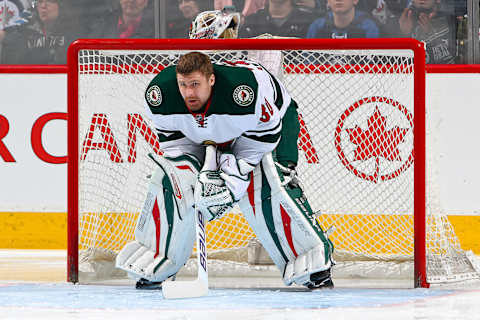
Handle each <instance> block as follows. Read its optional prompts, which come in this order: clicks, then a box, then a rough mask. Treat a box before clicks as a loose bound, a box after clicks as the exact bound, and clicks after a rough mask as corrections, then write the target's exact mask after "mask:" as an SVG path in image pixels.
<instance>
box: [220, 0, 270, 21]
mask: <svg viewBox="0 0 480 320" xmlns="http://www.w3.org/2000/svg"><path fill="white" fill-rule="evenodd" d="M213 2H214V9H215V10H222V9H223V8H225V7H229V6H234V7H235V9H236V10H237V11H238V12H240V14H241V15H242V20H243V19H244V18H245V17H247V16H249V15H251V14H254V13H255V12H257V11H258V10H260V9H263V8H264V7H265V0H214V1H213Z"/></svg>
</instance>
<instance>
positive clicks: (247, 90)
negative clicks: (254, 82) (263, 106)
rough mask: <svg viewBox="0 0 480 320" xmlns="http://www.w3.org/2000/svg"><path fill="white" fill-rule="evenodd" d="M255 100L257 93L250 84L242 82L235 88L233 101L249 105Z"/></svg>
mask: <svg viewBox="0 0 480 320" xmlns="http://www.w3.org/2000/svg"><path fill="white" fill-rule="evenodd" d="M254 100H255V93H254V91H253V89H252V88H251V87H250V86H247V85H245V84H241V85H239V86H237V87H236V88H235V90H233V101H235V103H236V104H238V105H239V106H241V107H247V106H249V105H251V104H252V102H253V101H254Z"/></svg>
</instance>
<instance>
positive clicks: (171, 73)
mask: <svg viewBox="0 0 480 320" xmlns="http://www.w3.org/2000/svg"><path fill="white" fill-rule="evenodd" d="M213 67H214V74H215V83H214V86H213V90H212V94H211V96H210V98H209V100H208V102H207V103H206V105H205V106H203V108H202V109H201V110H200V111H199V112H191V111H190V110H189V108H187V106H186V105H185V102H184V100H183V98H182V96H181V94H180V91H179V89H178V85H177V79H176V73H175V66H170V67H167V68H165V69H164V70H163V71H162V72H160V73H159V74H158V75H157V76H156V77H155V78H154V79H153V80H152V81H151V82H150V84H149V85H148V87H147V90H146V92H145V102H146V109H147V114H149V116H150V118H151V119H152V120H153V124H154V126H155V129H156V131H157V134H158V137H159V141H160V148H161V149H162V150H163V151H164V152H165V154H166V155H167V156H172V157H176V156H179V155H181V154H184V153H189V154H194V155H196V156H197V157H199V158H200V159H203V154H202V153H203V152H204V148H203V147H201V144H202V142H204V141H206V140H210V141H214V142H215V143H217V144H218V145H228V146H229V149H230V151H232V153H233V154H234V155H235V156H236V158H237V160H239V159H244V160H245V161H246V162H247V163H250V164H253V165H256V164H257V163H259V162H260V160H261V159H262V157H263V155H264V154H265V153H267V152H270V151H273V150H274V149H275V147H276V146H277V144H278V142H279V140H280V136H281V131H282V121H281V120H282V117H283V116H284V114H285V112H286V110H287V108H288V107H289V106H290V105H291V104H292V107H296V104H295V102H294V101H293V100H292V99H291V97H290V95H289V94H288V93H287V91H286V89H285V88H284V86H283V85H282V84H281V83H280V82H279V81H278V80H277V79H276V78H275V77H274V76H273V75H271V74H270V73H269V72H268V71H266V70H265V68H263V67H262V66H261V65H259V64H256V63H254V62H250V61H237V62H229V63H226V64H213Z"/></svg>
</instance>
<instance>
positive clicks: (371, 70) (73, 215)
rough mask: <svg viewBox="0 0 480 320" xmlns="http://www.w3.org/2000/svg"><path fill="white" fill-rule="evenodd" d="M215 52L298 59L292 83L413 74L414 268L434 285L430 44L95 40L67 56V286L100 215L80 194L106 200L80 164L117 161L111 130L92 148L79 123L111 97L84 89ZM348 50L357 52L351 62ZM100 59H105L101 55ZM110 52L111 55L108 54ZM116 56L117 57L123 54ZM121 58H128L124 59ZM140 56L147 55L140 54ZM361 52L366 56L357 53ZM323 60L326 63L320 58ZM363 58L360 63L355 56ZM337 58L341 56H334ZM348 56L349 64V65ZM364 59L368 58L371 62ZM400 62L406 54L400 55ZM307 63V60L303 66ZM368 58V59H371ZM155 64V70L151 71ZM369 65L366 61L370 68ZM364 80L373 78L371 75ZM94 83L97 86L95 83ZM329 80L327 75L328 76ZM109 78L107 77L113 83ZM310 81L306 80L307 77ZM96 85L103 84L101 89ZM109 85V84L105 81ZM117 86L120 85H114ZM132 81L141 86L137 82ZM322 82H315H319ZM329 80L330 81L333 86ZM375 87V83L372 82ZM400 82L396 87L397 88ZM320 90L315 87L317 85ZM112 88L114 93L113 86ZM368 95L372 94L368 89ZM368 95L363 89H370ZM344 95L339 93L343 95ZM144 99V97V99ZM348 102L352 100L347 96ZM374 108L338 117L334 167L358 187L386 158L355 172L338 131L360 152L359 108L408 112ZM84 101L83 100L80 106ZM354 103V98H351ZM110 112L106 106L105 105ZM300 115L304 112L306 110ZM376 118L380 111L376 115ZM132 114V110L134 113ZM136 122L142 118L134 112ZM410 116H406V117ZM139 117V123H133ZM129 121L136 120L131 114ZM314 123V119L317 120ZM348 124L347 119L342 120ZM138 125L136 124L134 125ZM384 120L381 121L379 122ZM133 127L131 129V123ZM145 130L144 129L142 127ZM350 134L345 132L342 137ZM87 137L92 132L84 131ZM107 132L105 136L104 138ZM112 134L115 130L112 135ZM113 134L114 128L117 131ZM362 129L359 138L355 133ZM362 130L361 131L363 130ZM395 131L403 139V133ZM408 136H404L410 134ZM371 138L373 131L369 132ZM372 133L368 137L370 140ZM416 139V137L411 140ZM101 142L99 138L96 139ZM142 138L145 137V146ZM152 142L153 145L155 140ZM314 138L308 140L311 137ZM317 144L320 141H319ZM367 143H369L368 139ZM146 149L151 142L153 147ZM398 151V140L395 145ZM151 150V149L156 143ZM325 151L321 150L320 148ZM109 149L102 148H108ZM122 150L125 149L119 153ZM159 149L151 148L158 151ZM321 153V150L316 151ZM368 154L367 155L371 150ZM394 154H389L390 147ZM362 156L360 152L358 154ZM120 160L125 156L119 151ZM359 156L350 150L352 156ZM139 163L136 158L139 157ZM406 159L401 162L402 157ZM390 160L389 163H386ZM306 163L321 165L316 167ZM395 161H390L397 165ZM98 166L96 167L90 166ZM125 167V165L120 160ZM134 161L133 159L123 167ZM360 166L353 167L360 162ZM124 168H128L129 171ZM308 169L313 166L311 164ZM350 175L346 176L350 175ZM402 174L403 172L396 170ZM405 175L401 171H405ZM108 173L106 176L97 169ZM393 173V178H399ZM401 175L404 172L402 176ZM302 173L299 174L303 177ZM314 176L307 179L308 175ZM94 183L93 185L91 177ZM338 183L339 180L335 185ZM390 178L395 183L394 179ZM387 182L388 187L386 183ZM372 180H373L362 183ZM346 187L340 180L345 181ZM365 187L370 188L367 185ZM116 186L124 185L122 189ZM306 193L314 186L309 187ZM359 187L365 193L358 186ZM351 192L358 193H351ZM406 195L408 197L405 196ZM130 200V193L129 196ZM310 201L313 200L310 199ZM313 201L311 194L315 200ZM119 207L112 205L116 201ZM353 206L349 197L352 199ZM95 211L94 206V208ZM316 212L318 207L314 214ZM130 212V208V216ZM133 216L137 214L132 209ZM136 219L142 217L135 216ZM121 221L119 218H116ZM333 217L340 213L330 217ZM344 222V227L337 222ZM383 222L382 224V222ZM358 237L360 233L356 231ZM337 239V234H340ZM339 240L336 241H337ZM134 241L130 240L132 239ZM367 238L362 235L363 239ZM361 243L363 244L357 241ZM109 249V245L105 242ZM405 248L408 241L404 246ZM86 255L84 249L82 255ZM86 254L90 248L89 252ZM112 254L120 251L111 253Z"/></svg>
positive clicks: (99, 117)
mask: <svg viewBox="0 0 480 320" xmlns="http://www.w3.org/2000/svg"><path fill="white" fill-rule="evenodd" d="M212 50H214V51H215V52H216V53H215V54H217V53H220V54H221V52H223V51H225V52H232V51H235V52H244V51H276V52H287V54H288V53H289V52H295V54H293V55H292V58H291V61H288V62H285V61H284V62H283V70H282V71H283V72H284V73H285V74H286V77H287V78H288V77H289V75H290V74H296V73H299V74H300V73H301V74H302V75H303V74H309V73H312V74H319V75H323V74H324V73H332V74H335V75H338V77H336V76H335V79H336V78H339V79H340V78H341V74H359V75H360V76H359V77H357V78H356V80H354V81H355V83H356V82H361V81H362V80H361V79H363V78H365V79H367V78H368V79H370V78H372V77H370V76H369V75H370V74H376V73H379V74H388V73H393V72H398V73H399V74H401V73H408V74H411V75H412V77H413V79H412V81H413V82H412V87H411V89H412V90H413V91H412V92H411V93H410V95H411V102H412V104H413V106H409V107H408V108H409V110H410V111H411V112H413V114H414V117H411V118H410V121H411V123H412V128H411V129H412V131H414V134H413V132H412V134H413V146H412V151H411V156H412V157H411V160H409V161H410V163H408V161H407V163H408V166H410V165H411V164H412V163H411V162H412V161H413V158H414V159H415V165H414V166H413V174H412V176H413V177H414V178H413V181H410V182H409V184H412V186H413V190H414V192H413V190H412V193H413V203H412V205H411V206H412V208H413V213H414V214H413V225H414V227H413V230H414V231H413V232H414V234H413V238H414V243H413V256H414V258H413V261H414V276H413V278H414V286H415V287H428V286H429V283H428V281H427V262H426V259H427V258H426V257H427V253H426V201H427V199H426V166H425V162H426V153H425V141H426V140H425V136H426V134H425V50H424V44H423V43H421V42H418V41H416V40H413V39H341V40H338V39H236V40H230V39H229V40H187V39H158V40H157V39H156V40H151V39H125V40H113V39H112V40H110V39H108V40H97V39H89V40H77V41H75V42H74V43H73V44H72V45H71V46H70V48H69V51H68V260H67V265H68V266H67V267H68V270H67V277H68V281H71V282H78V281H79V250H80V247H81V246H82V244H81V243H79V241H81V239H82V237H83V235H82V232H83V231H82V230H80V225H81V224H82V223H81V222H80V220H81V219H82V217H83V215H84V214H85V212H88V213H89V214H90V213H92V211H96V209H91V208H90V204H91V203H89V201H90V200H88V199H89V198H88V197H89V195H87V196H84V194H83V193H82V192H85V193H87V194H88V193H100V192H103V191H101V190H99V189H97V187H96V185H94V184H95V183H94V181H93V182H89V183H91V184H93V187H91V188H90V187H85V186H83V185H81V184H82V183H83V181H85V180H86V179H87V178H85V176H83V174H82V173H81V171H82V170H87V169H88V166H82V162H83V161H85V160H86V159H87V160H88V159H89V158H91V157H93V154H102V155H101V156H102V157H103V158H107V160H108V159H110V160H109V161H110V162H115V161H114V159H113V158H112V157H111V154H112V153H111V152H112V148H114V145H113V146H105V145H102V143H103V142H102V143H101V142H98V141H102V138H103V139H104V140H103V141H106V138H105V137H106V136H105V134H106V132H107V131H106V130H107V129H101V132H100V133H98V132H90V133H91V136H90V142H89V143H90V144H88V143H86V142H85V140H86V136H88V135H87V134H86V131H85V129H83V128H84V127H82V126H85V124H81V123H80V122H81V121H83V120H81V119H82V117H81V116H80V115H79V113H81V112H83V110H84V109H83V104H84V103H86V102H85V101H87V100H88V101H93V104H95V100H96V99H97V100H98V101H97V103H98V104H102V103H104V104H108V103H106V101H107V100H103V99H104V98H103V97H98V98H95V96H93V98H91V100H89V99H90V98H89V96H88V95H89V94H102V93H105V92H84V91H82V89H83V88H84V87H86V86H87V85H88V84H89V83H90V82H92V83H93V82H95V83H96V84H95V86H94V87H91V88H89V89H88V90H91V91H104V90H105V91H108V90H109V89H105V88H101V87H98V83H102V82H101V80H98V78H99V76H98V74H109V75H111V74H117V75H121V74H128V73H132V74H139V73H151V74H154V73H157V72H158V71H160V70H161V69H162V68H163V67H164V66H165V65H163V66H160V65H161V64H162V63H161V62H160V63H159V62H158V60H156V61H155V59H158V55H162V52H166V53H165V59H166V61H169V59H170V60H172V59H173V57H172V56H174V55H175V52H185V51H208V52H211V51H212ZM350 51H352V52H354V53H352V54H351V55H350V53H349V52H350ZM396 51H408V52H410V53H411V56H409V58H408V59H407V60H405V61H407V62H408V63H409V65H405V64H404V63H403V62H401V61H403V60H400V59H397V58H396V57H397V56H396V54H395V52H396ZM99 52H100V54H99ZM102 52H104V53H105V54H102ZM115 52H119V54H118V55H117V54H116V53H115ZM122 52H123V53H122ZM138 52H143V53H141V54H138ZM305 52H314V53H317V52H318V53H319V54H318V55H316V54H312V56H309V57H308V58H306V60H305V59H304V56H303V54H304V53H305ZM357 52H360V53H357ZM375 52H378V53H379V56H378V57H377V56H375V58H371V55H375ZM388 52H393V53H394V54H393V57H394V58H393V59H392V60H391V61H386V60H384V59H386V58H385V57H387V56H389V53H388ZM120 53H121V54H123V55H124V56H132V55H136V56H135V57H133V58H132V57H129V59H127V60H128V61H129V63H130V65H127V63H126V61H127V60H124V61H121V60H120V58H119V55H120ZM320 54H321V55H322V57H319V56H320ZM354 54H355V55H358V56H357V57H359V58H356V57H354V56H353V55H354ZM146 55H151V56H152V57H153V60H152V58H151V57H148V58H146V57H145V56H146ZM335 55H337V56H335ZM345 56H347V58H348V60H349V61H347V62H346V60H343V59H347V58H345ZM365 56H368V57H367V58H365ZM400 56H401V55H400ZM302 59H303V60H302ZM359 59H360V60H361V59H367V60H362V61H360V62H359ZM368 59H369V60H368ZM152 61H154V62H153V64H151V63H152ZM365 61H367V62H365ZM365 74H366V75H367V76H365ZM89 76H91V78H92V79H95V80H89V78H88V77H89ZM322 77H323V76H322ZM107 78H108V77H107ZM120 78H121V77H115V79H120ZM307 79H308V78H307ZM96 81H98V82H96ZM106 81H110V80H106ZM112 81H116V80H112ZM130 81H135V78H133V80H130ZM296 81H299V82H298V83H297V84H295V85H294V86H300V85H301V83H302V82H305V81H310V80H305V79H303V78H299V79H298V80H296ZM315 81H317V80H315ZM318 81H319V83H322V82H326V81H327V80H324V79H323V78H321V79H319V80H318ZM328 81H330V80H328ZM369 81H370V80H369ZM373 81H378V82H379V83H378V87H379V88H381V87H382V85H383V84H382V83H381V82H388V81H390V80H385V79H384V77H382V76H380V77H379V78H378V80H373ZM393 82H394V81H393ZM315 83H316V82H315ZM123 85H124V86H126V87H122V88H119V90H120V91H122V90H123V91H125V90H127V89H128V87H129V85H128V83H127V84H119V85H118V86H119V87H120V86H123ZM335 85H339V87H338V88H335V89H334V90H333V91H341V90H343V89H342V87H341V84H340V83H339V82H332V84H331V86H335ZM108 88H110V87H108ZM367 89H368V88H367ZM367 89H365V90H367ZM308 90H310V89H308V88H307V87H305V88H304V89H303V91H308ZM389 90H393V89H388V90H386V92H394V91H389ZM107 93H108V92H107ZM110 93H111V94H112V95H117V93H113V92H110ZM315 93H316V91H315V92H310V95H313V94H315ZM339 94H341V93H339ZM292 96H293V97H294V98H296V95H295V94H292ZM140 97H141V96H140ZM347 98H348V97H347ZM367 98H368V99H367V100H368V101H366V100H362V99H360V100H358V99H354V101H352V102H351V104H349V105H346V106H345V107H346V109H345V110H343V111H342V112H340V114H341V115H342V116H341V117H340V118H338V119H337V120H338V122H337V123H336V125H337V127H336V133H335V139H334V140H335V143H334V145H335V147H336V149H337V150H338V149H340V152H338V154H337V155H336V158H335V159H334V160H329V161H336V162H338V163H340V164H342V163H343V172H344V174H345V175H348V176H349V179H351V178H352V177H353V179H357V180H360V179H362V175H363V176H364V177H363V178H365V176H369V177H370V180H371V181H373V180H377V181H378V179H380V180H382V179H384V178H383V177H384V175H382V174H381V171H382V168H383V167H382V165H381V164H379V163H378V162H380V161H383V160H382V159H381V157H380V156H377V157H376V159H377V160H376V161H377V165H376V167H375V164H373V166H374V167H375V168H376V169H375V170H374V171H375V172H374V173H373V174H366V173H365V172H363V173H362V169H361V168H359V167H358V166H356V162H359V161H360V160H358V159H360V158H361V156H358V157H357V158H355V156H354V159H353V160H352V159H349V158H348V156H344V157H343V158H342V156H341V154H342V152H345V150H343V149H342V148H345V146H344V141H342V139H345V138H342V136H340V132H343V133H342V134H343V137H348V138H349V139H350V143H351V142H352V141H357V142H358V143H359V144H358V145H360V144H361V143H362V135H365V134H366V133H365V132H366V130H364V129H362V128H361V127H359V126H357V127H355V126H353V124H351V125H352V126H353V127H350V128H345V124H346V123H347V120H346V119H347V118H348V119H349V117H350V116H351V115H352V114H355V113H356V112H357V110H359V108H360V106H362V105H364V104H365V103H367V102H368V103H373V104H375V103H376V104H385V105H390V107H393V109H395V111H394V112H400V113H402V112H404V111H405V110H406V109H405V110H404V108H405V107H404V105H403V102H398V100H397V99H395V97H385V96H382V95H379V94H378V93H376V92H373V91H372V92H371V95H370V96H368V97H367ZM82 99H85V100H82ZM347 100H348V99H347ZM136 103H137V104H138V105H139V106H142V105H143V102H142V101H141V99H138V100H137V102H136ZM316 103H319V105H318V106H317V108H323V106H322V105H321V104H320V102H316ZM105 106H106V105H105ZM101 108H102V106H99V109H98V111H93V112H92V111H88V112H90V113H91V114H93V117H92V116H89V117H87V118H88V119H90V122H89V123H88V124H87V125H86V126H87V127H88V126H89V125H90V128H94V129H93V130H97V129H95V128H97V127H98V126H100V125H102V124H103V122H104V121H109V120H110V116H109V114H108V113H104V112H102V111H101V110H102V109H101ZM300 108H302V107H301V106H300ZM377 111H378V112H377ZM383 112H384V111H383V110H380V109H379V107H378V106H377V109H375V110H373V109H372V111H371V112H370V113H369V118H368V119H366V120H365V121H366V122H368V121H369V120H370V121H373V120H372V119H383V118H382V117H384V116H383ZM132 113H133V111H132ZM134 113H135V115H136V114H137V112H136V111H135V112H134ZM405 114H406V113H405ZM135 115H133V116H135ZM129 116H131V114H129ZM312 117H313V116H312ZM342 117H343V118H342ZM306 118H307V117H304V118H302V119H300V122H301V123H302V121H304V122H305V121H307V120H308V121H311V117H310V118H309V119H306ZM132 121H133V120H132ZM139 121H140V122H141V121H146V119H144V118H141V119H140V120H139ZM379 121H380V120H379ZM129 123H130V122H129ZM142 125H143V122H141V124H140V126H142ZM302 128H304V129H302V132H303V134H304V137H308V136H311V135H316V134H317V133H316V132H317V130H316V129H312V123H311V122H310V123H307V126H305V125H304V126H302ZM343 129H345V130H343ZM394 129H395V130H397V129H398V130H402V128H400V127H393V128H390V129H389V130H394ZM86 130H87V133H88V128H87V129H86ZM102 130H103V131H102ZM108 130H110V129H108ZM112 130H113V131H115V129H114V128H113V129H112ZM355 130H357V131H355ZM362 130H363V131H362ZM398 130H397V132H398ZM405 132H406V131H404V132H403V133H402V134H403V135H406V134H407V133H405ZM370 133H372V132H370ZM370 133H369V134H370ZM377 133H378V132H376V131H375V132H373V133H372V134H374V135H376V134H377ZM409 134H410V133H409ZM95 135H96V136H95ZM142 135H143V138H144V140H147V142H148V140H149V139H150V138H147V134H146V133H142ZM140 139H141V138H139V140H140ZM151 139H154V138H151ZM308 139H309V138H308ZM314 139H315V138H314ZM363 142H365V141H364V140H363ZM147 144H148V143H147ZM397 144H398V141H397ZM150 145H151V146H152V143H150ZM319 145H320V144H319ZM102 146H103V147H102ZM364 147H365V148H366V149H368V148H370V147H371V146H364ZM119 148H120V147H119ZM152 148H153V147H152ZM317 148H318V147H317ZM365 148H364V149H365ZM386 148H387V149H388V148H391V147H386ZM299 149H303V150H301V151H302V152H304V153H306V154H307V155H306V156H308V153H309V152H311V151H312V149H311V146H309V141H306V140H302V139H301V140H300V141H299ZM85 150H88V154H87V153H86V152H85ZM357 150H358V149H357ZM316 151H317V154H319V155H320V156H321V154H322V150H321V149H318V150H316ZM119 152H120V153H119V154H120V155H121V154H122V152H124V150H122V151H119ZM353 153H354V151H352V154H353ZM138 157H139V156H137V158H138ZM386 157H391V158H392V159H394V160H395V161H396V160H398V159H395V155H389V156H386ZM399 157H400V155H399ZM384 158H385V157H384ZM309 159H310V160H309V161H307V162H308V163H310V162H312V161H313V162H315V161H314V160H311V159H312V158H309ZM394 160H392V161H394ZM92 162H95V163H98V161H92ZM119 162H120V161H119ZM125 162H128V160H125ZM354 162H355V163H354ZM118 165H119V166H124V163H122V164H118ZM125 166H126V165H125ZM306 166H307V167H308V166H309V165H308V164H307V165H306ZM345 168H346V169H345ZM397 169H398V168H397ZM109 170H112V169H110V168H109V167H105V168H104V169H103V171H105V172H108V171H109ZM402 170H403V169H402ZM99 171H102V170H99ZM395 172H396V171H395V170H394V171H393V173H392V174H394V175H395ZM398 172H400V173H401V171H398ZM301 174H302V173H301V172H300V175H301ZM306 175H308V174H306ZM88 179H90V178H88ZM102 179H104V178H100V177H97V178H93V180H96V181H100V180H102ZM332 179H335V178H332ZM388 179H390V178H388ZM388 179H387V178H385V180H388ZM363 180H368V179H363ZM339 181H340V179H339ZM362 182H364V181H362ZM109 183H111V184H114V183H115V182H114V181H111V182H107V185H108V184H109ZM118 184H122V183H121V182H118ZM311 185H312V188H313V190H315V188H317V186H315V183H311ZM307 188H308V187H307ZM359 188H360V187H359ZM352 190H353V189H352ZM400 192H402V191H400ZM127 193H128V192H127ZM109 194H110V191H108V192H105V194H104V196H102V197H106V196H107V195H109ZM307 196H308V193H307ZM84 197H86V198H87V200H85V202H86V207H87V209H81V208H80V206H81V204H80V203H81V202H82V201H84V200H82V199H83V198H84ZM310 198H311V195H310ZM115 201H117V200H112V202H115ZM345 201H348V195H347V197H346V200H345ZM385 201H392V200H385ZM137 202H138V203H137V204H136V206H137V208H136V210H141V205H142V202H141V201H137ZM366 202H371V200H366ZM92 207H93V206H92ZM314 209H315V208H314ZM322 209H323V208H316V209H315V210H319V211H323V210H322ZM126 210H127V209H122V212H121V213H122V214H123V213H125V211H126ZM128 210H132V209H128ZM133 210H135V209H133ZM98 211H99V212H96V214H97V215H96V216H95V217H88V218H86V219H87V220H99V219H100V218H101V217H102V216H104V215H106V214H110V213H112V212H115V209H110V208H103V207H102V208H101V209H99V210H98ZM137 212H138V211H137ZM115 213H116V214H117V215H118V213H119V212H115ZM332 215H335V212H333V213H332ZM337 223H338V222H337ZM382 223H383V222H382ZM116 224H119V225H122V224H123V222H122V221H120V222H118V221H117V222H115V223H110V224H108V225H107V226H106V227H104V228H112V229H113V227H112V226H113V225H116ZM365 228H371V226H366V227H365ZM102 232H103V231H98V230H97V231H94V233H95V234H96V235H97V234H98V233H102ZM353 232H357V231H353ZM334 235H335V234H334ZM334 235H333V237H334ZM115 236H116V235H110V236H108V237H110V238H114V237H115ZM130 237H131V235H130ZM361 237H363V235H362V236H361ZM347 241H348V240H347ZM357 241H358V240H357ZM100 242H104V240H102V241H100ZM400 242H402V241H400ZM83 249H84V248H83ZM87 250H88V249H87ZM112 250H113V251H115V250H118V248H117V249H115V250H114V249H112Z"/></svg>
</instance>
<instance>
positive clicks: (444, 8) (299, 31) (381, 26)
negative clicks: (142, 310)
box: [0, 0, 467, 64]
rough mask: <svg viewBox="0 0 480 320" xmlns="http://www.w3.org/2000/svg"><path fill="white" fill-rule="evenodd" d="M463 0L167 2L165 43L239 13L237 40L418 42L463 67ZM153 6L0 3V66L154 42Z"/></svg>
mask: <svg viewBox="0 0 480 320" xmlns="http://www.w3.org/2000/svg"><path fill="white" fill-rule="evenodd" d="M466 1H467V0H226V1H225V0H223V1H222V0H168V1H166V14H163V15H162V16H163V17H166V23H165V24H164V25H165V26H166V37H167V38H188V32H189V27H190V23H191V22H192V20H193V19H194V18H195V16H196V15H197V14H198V13H200V12H203V11H207V10H214V9H222V8H224V7H225V6H228V7H229V8H234V9H235V10H236V11H238V12H240V13H241V25H240V30H239V37H240V38H251V37H255V36H258V35H261V34H264V33H270V34H272V35H276V36H286V37H298V38H381V37H384V38H399V37H412V38H416V39H418V40H422V41H425V43H426V48H427V63H431V64H449V63H465V62H466V61H465V58H464V56H465V43H466V40H467V39H466V27H465V26H466V12H467V9H466ZM154 8H155V6H154V3H153V0H0V50H1V51H0V53H1V55H0V57H1V58H0V63H2V64H64V63H66V51H67V48H68V45H69V44H70V43H71V42H72V41H73V40H75V39H78V38H155V36H156V35H155V30H156V29H157V30H158V26H157V28H155V24H156V23H158V15H157V19H155V15H154V10H155V9H154Z"/></svg>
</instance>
